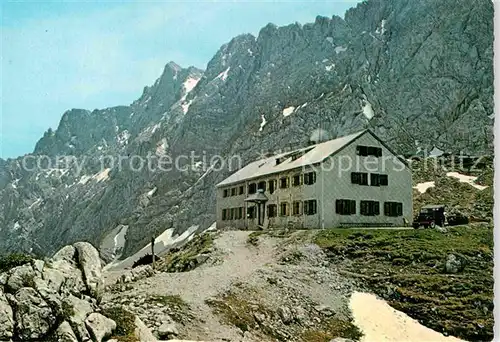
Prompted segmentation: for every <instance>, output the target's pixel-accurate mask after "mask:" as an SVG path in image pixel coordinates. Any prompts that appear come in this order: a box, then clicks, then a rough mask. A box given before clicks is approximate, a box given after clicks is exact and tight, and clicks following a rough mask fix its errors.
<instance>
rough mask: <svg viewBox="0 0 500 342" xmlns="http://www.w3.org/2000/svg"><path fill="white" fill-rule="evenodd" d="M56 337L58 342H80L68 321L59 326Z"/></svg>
mask: <svg viewBox="0 0 500 342" xmlns="http://www.w3.org/2000/svg"><path fill="white" fill-rule="evenodd" d="M55 337H56V338H57V341H58V342H78V338H77V337H76V335H75V333H74V332H73V329H71V325H70V324H69V323H68V322H66V321H64V322H62V323H61V324H60V325H59V327H58V328H57V330H56V333H55Z"/></svg>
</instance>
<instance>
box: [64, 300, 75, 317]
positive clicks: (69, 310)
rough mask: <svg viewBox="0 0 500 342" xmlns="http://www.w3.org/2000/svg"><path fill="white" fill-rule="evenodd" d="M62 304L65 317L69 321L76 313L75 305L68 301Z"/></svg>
mask: <svg viewBox="0 0 500 342" xmlns="http://www.w3.org/2000/svg"><path fill="white" fill-rule="evenodd" d="M61 306H62V316H63V318H64V319H65V320H67V321H69V319H70V318H71V317H73V316H74V315H75V308H74V307H73V305H71V304H70V303H68V302H66V301H63V302H62V305H61Z"/></svg>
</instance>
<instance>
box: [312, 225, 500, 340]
mask: <svg viewBox="0 0 500 342" xmlns="http://www.w3.org/2000/svg"><path fill="white" fill-rule="evenodd" d="M315 242H316V243H317V244H318V245H319V246H320V247H322V248H323V249H324V250H325V251H326V253H327V255H329V257H330V258H332V259H334V260H335V263H336V264H337V265H338V266H339V268H340V271H341V272H343V273H344V274H346V275H348V276H352V277H355V278H359V279H361V280H363V284H364V285H365V286H367V287H368V288H370V289H371V290H372V291H374V292H375V293H377V294H378V295H380V296H382V297H384V298H386V299H387V300H388V303H389V304H390V305H392V306H393V307H394V308H396V309H398V310H401V311H403V312H405V313H407V314H408V315H410V316H411V317H413V318H415V319H418V320H419V321H421V322H422V323H423V324H424V325H426V326H428V327H430V328H432V329H434V330H436V331H440V332H446V333H448V334H450V335H454V336H457V337H460V338H464V339H467V340H489V341H491V340H492V339H493V311H492V310H493V227H492V226H486V225H473V226H457V227H449V232H448V233H446V234H443V233H440V232H437V231H435V230H423V229H422V230H399V231H392V230H369V229H360V230H354V229H331V230H322V231H320V232H318V233H317V235H316V237H315ZM449 254H454V255H456V256H457V257H458V258H459V259H460V260H461V261H462V262H463V263H465V268H464V269H463V270H462V271H461V272H459V273H457V274H446V273H445V272H444V266H445V262H446V258H447V256H448V255H449ZM345 259H348V260H349V262H345V263H343V262H342V261H343V260H345Z"/></svg>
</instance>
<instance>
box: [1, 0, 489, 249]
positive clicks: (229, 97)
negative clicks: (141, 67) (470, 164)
mask: <svg viewBox="0 0 500 342" xmlns="http://www.w3.org/2000/svg"><path fill="white" fill-rule="evenodd" d="M492 27H493V7H492V4H491V2H490V1H487V0H481V1H477V2H473V3H472V2H471V3H469V2H466V1H454V0H444V1H431V0H429V1H418V2H416V1H405V0H403V1H401V0H397V1H396V0H392V1H391V0H387V1H372V0H370V1H365V2H363V3H361V4H359V5H358V6H357V7H356V8H353V9H351V10H349V11H348V12H347V13H346V15H345V18H344V19H342V18H340V17H333V18H324V17H318V18H317V19H316V21H315V22H314V23H311V24H306V25H299V24H292V25H289V26H286V27H276V26H275V25H272V24H269V25H267V26H266V27H264V28H262V30H261V31H260V33H259V35H258V37H254V36H252V35H241V36H238V37H236V38H234V39H232V40H231V41H230V42H229V43H227V44H225V45H223V46H222V47H221V48H220V49H219V51H218V52H217V53H216V54H215V56H214V57H213V58H212V60H210V61H209V63H208V64H207V68H206V70H205V71H201V70H198V69H196V68H193V67H191V68H187V69H184V68H181V67H180V66H178V65H177V64H175V63H173V62H170V63H168V64H167V65H166V67H165V70H164V72H163V74H162V75H161V76H160V78H159V79H158V80H157V81H156V82H155V83H154V84H153V85H152V86H149V87H145V88H144V92H143V94H142V96H141V97H140V98H139V99H138V100H137V101H134V102H133V103H132V104H131V105H129V106H118V107H113V108H107V109H103V110H94V111H88V110H81V109H72V110H69V111H67V112H66V113H64V115H63V117H62V119H61V122H60V124H59V127H58V128H57V130H55V131H52V130H49V131H47V132H46V133H45V134H44V136H43V137H42V138H41V139H40V141H39V142H38V143H37V145H36V147H35V150H34V155H35V156H37V155H48V156H49V157H50V158H52V166H53V165H54V160H55V158H56V156H62V155H66V156H70V157H71V158H72V159H71V160H68V159H67V160H66V161H63V162H60V164H59V167H54V166H53V167H52V168H51V169H50V170H48V169H47V167H45V166H46V165H43V163H42V165H39V166H37V165H35V164H34V163H33V160H30V159H26V158H25V159H24V160H25V161H26V160H27V161H28V163H27V165H24V166H23V163H22V162H23V160H22V159H20V158H19V159H15V160H12V159H10V160H7V161H3V160H0V253H6V252H9V251H14V250H25V251H33V252H35V253H39V254H50V253H53V252H55V251H56V250H57V249H58V248H60V247H61V246H63V245H65V244H67V243H72V242H74V241H80V240H86V241H89V242H91V243H93V244H94V245H99V243H100V241H101V239H102V238H103V237H105V236H106V233H107V232H110V231H111V230H113V229H114V228H116V227H117V226H118V225H120V224H123V225H127V226H128V227H129V228H128V230H127V234H126V244H125V247H124V249H123V251H122V257H126V256H128V255H131V254H132V253H133V252H135V251H137V250H138V249H140V248H142V247H143V246H144V245H145V244H147V243H149V241H150V239H151V236H152V235H155V234H158V233H160V232H162V231H164V230H165V229H168V228H172V227H173V228H175V229H176V231H178V232H180V231H183V230H185V229H187V228H188V227H190V226H192V225H200V226H201V227H208V226H209V225H210V224H212V223H213V221H215V213H214V209H215V193H214V184H216V183H217V182H218V181H220V180H222V179H223V178H225V177H226V176H227V175H228V174H229V173H230V171H229V170H228V169H227V167H226V168H224V169H223V170H222V171H219V172H208V173H206V171H207V169H208V168H209V166H210V165H209V161H210V157H211V156H212V155H215V154H218V155H222V156H224V157H228V156H232V155H239V156H241V159H242V161H243V163H246V162H249V161H251V160H254V159H256V158H258V156H259V155H260V153H262V152H264V151H277V150H279V149H282V148H286V147H287V146H290V145H291V144H293V145H295V146H297V145H301V144H302V145H303V144H306V143H307V141H308V140H309V138H310V136H311V134H312V133H313V132H314V131H315V130H317V129H318V128H321V129H322V130H324V131H326V132H327V133H328V134H329V136H331V138H335V137H336V136H340V135H344V134H349V133H352V132H354V131H356V130H359V129H361V128H364V127H370V128H371V129H373V130H374V131H375V133H377V134H378V135H379V136H380V137H381V138H383V139H385V140H386V141H387V142H388V143H389V144H390V145H391V146H392V147H394V149H395V150H397V151H398V152H400V153H414V152H416V151H417V149H419V148H428V149H431V148H432V146H437V147H439V148H440V149H441V150H446V151H454V152H458V151H461V150H463V151H466V152H470V153H483V152H491V151H492V149H491V148H492V124H493V119H492V118H491V114H492V113H493V97H492V95H493V65H492V55H493V47H492V40H493V31H492ZM291 107H294V108H293V111H292V109H291ZM284 109H287V110H286V111H285V113H287V114H289V113H290V111H291V114H289V115H287V116H285V115H283V111H284ZM262 117H264V118H265V125H263V126H262V125H261V123H262V122H263V119H262ZM261 127H262V129H261ZM192 151H194V152H195V154H196V156H197V158H195V161H202V163H201V164H197V167H193V168H190V169H188V170H184V171H180V170H178V171H172V172H153V171H151V170H147V168H143V169H141V170H140V171H134V170H132V169H131V166H130V165H129V163H127V162H125V163H124V164H122V167H121V170H120V168H119V167H118V165H117V162H116V159H115V163H114V164H113V163H112V162H111V157H115V158H117V157H118V156H122V157H127V156H128V157H130V156H136V155H138V156H142V157H146V156H147V155H148V153H149V154H151V155H156V156H162V155H169V156H171V157H172V158H173V159H175V157H176V156H178V155H180V154H187V155H188V156H189V155H190V154H191V152H192ZM104 156H107V157H104ZM109 156H111V157H109ZM203 156H206V158H205V161H203V160H202V157H203ZM50 158H48V159H50ZM48 159H47V160H45V163H46V164H47V163H48ZM101 164H102V165H101ZM132 167H137V165H136V164H134V165H132ZM80 169H81V170H80ZM78 171H80V172H78ZM202 176H203V177H202ZM155 188H156V190H155V191H153V192H151V191H152V190H153V189H155Z"/></svg>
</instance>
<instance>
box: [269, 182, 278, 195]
mask: <svg viewBox="0 0 500 342" xmlns="http://www.w3.org/2000/svg"><path fill="white" fill-rule="evenodd" d="M276 182H277V181H276V179H271V180H270V181H269V182H268V184H267V185H268V189H269V193H270V194H272V193H274V190H276Z"/></svg>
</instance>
